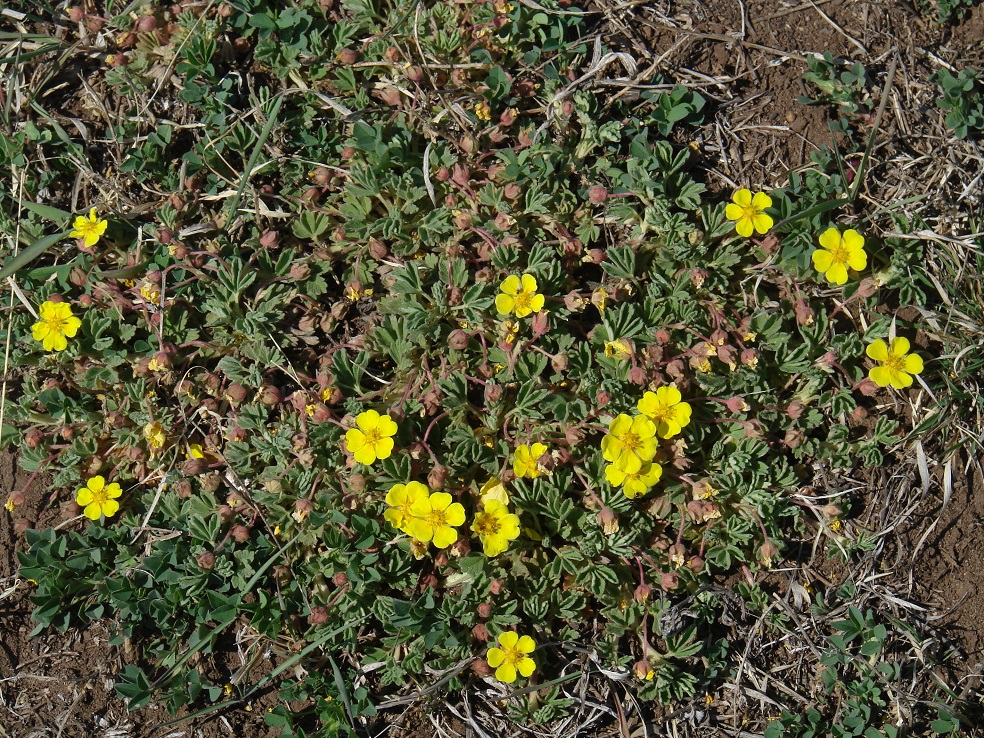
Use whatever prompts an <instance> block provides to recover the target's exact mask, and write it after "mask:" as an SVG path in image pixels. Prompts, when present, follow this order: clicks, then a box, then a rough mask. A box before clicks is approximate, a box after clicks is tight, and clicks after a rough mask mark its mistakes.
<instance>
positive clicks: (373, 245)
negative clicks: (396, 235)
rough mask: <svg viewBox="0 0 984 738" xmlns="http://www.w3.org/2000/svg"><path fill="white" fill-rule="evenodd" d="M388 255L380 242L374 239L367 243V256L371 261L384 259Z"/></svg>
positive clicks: (387, 251)
mask: <svg viewBox="0 0 984 738" xmlns="http://www.w3.org/2000/svg"><path fill="white" fill-rule="evenodd" d="M388 255H389V250H388V249H387V248H386V244H384V243H383V242H382V241H380V240H378V239H375V238H374V239H372V240H371V241H370V242H369V256H371V257H372V258H373V259H385V258H386V257H387V256H388Z"/></svg>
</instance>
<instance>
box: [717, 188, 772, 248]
mask: <svg viewBox="0 0 984 738" xmlns="http://www.w3.org/2000/svg"><path fill="white" fill-rule="evenodd" d="M771 207H772V198H771V197H769V196H768V195H766V194H765V193H764V192H756V193H755V195H754V196H752V193H751V190H747V189H744V188H742V189H740V190H738V191H737V192H736V193H735V194H734V195H732V196H731V202H730V203H728V206H727V207H726V208H725V209H724V214H725V216H726V217H727V218H728V220H733V221H735V230H736V231H738V235H739V236H744V237H745V238H748V237H749V236H751V235H752V232H753V231H758V232H759V233H768V232H769V230H770V229H771V228H772V217H771V216H770V215H767V214H766V213H765V212H763V211H764V210H765V209H766V208H771Z"/></svg>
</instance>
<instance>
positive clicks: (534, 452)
mask: <svg viewBox="0 0 984 738" xmlns="http://www.w3.org/2000/svg"><path fill="white" fill-rule="evenodd" d="M545 453H547V447H546V446H545V445H544V444H542V443H534V444H533V445H532V446H527V445H526V444H525V443H524V444H522V445H520V446H517V447H516V453H515V454H514V455H513V473H514V474H515V475H516V476H517V477H529V478H530V479H536V478H537V477H538V476H540V474H541V473H542V472H543V469H541V468H540V465H539V464H538V463H537V459H539V458H540V457H541V456H543V455H544V454H545Z"/></svg>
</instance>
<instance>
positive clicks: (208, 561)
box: [195, 551, 215, 571]
mask: <svg viewBox="0 0 984 738" xmlns="http://www.w3.org/2000/svg"><path fill="white" fill-rule="evenodd" d="M195 560H196V561H197V562H198V566H200V567H201V568H202V569H204V570H205V571H208V570H209V569H213V568H215V554H214V553H212V552H211V551H202V552H201V553H200V554H198V556H196V557H195Z"/></svg>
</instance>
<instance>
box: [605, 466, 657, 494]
mask: <svg viewBox="0 0 984 738" xmlns="http://www.w3.org/2000/svg"><path fill="white" fill-rule="evenodd" d="M662 476H663V467H661V466H660V465H659V464H657V463H656V462H655V461H651V462H649V463H646V464H643V465H642V468H641V469H639V471H637V472H635V473H634V474H626V473H625V472H624V471H622V470H621V469H619V468H618V467H617V466H616V465H615V464H609V465H608V466H606V467H605V479H607V480H608V483H609V484H610V485H612V486H613V487H621V488H622V492H623V493H624V494H625V496H626V497H628V498H629V499H630V500H632V499H635V498H636V497H641V496H642V495H644V494H646V492H648V491H649V488H650V487H652V486H653V485H655V484H656V482H658V481H659V479H660V477H662Z"/></svg>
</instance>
